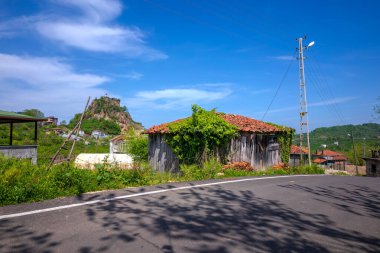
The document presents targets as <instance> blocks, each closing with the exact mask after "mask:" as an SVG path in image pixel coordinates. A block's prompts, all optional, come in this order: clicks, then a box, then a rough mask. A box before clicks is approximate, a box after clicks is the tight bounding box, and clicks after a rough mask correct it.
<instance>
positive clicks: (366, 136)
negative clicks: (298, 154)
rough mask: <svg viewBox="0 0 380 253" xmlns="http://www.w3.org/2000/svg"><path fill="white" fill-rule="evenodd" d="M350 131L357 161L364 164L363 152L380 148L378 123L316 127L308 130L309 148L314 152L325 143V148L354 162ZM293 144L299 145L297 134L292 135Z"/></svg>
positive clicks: (379, 127) (379, 125) (367, 152)
mask: <svg viewBox="0 0 380 253" xmlns="http://www.w3.org/2000/svg"><path fill="white" fill-rule="evenodd" d="M351 133H352V134H353V136H354V142H355V149H356V153H357V155H358V163H359V164H360V165H361V164H364V161H363V159H361V158H362V157H363V156H364V153H366V155H367V156H368V155H369V154H370V150H373V149H380V124H376V123H367V124H362V125H344V126H332V127H321V128H316V129H315V130H313V131H311V132H310V146H311V150H312V152H314V151H315V150H317V149H322V145H326V146H327V147H326V149H329V150H334V151H338V152H342V153H344V154H346V155H347V156H348V158H349V161H350V162H352V163H354V155H353V148H352V139H351V136H350V135H349V134H351ZM304 140H306V135H304ZM293 144H294V145H299V135H295V136H294V138H293Z"/></svg>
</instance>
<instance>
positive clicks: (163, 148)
mask: <svg viewBox="0 0 380 253" xmlns="http://www.w3.org/2000/svg"><path fill="white" fill-rule="evenodd" d="M148 141H149V143H148V147H149V153H148V157H149V164H150V165H151V166H153V168H154V169H155V170H157V171H161V172H163V171H167V172H178V171H179V160H178V157H177V156H176V155H175V154H174V153H173V151H172V149H171V147H170V146H169V145H168V144H166V143H165V141H164V136H163V135H161V134H149V138H148Z"/></svg>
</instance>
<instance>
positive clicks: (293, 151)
mask: <svg viewBox="0 0 380 253" xmlns="http://www.w3.org/2000/svg"><path fill="white" fill-rule="evenodd" d="M290 153H291V154H301V148H300V147H298V146H296V145H292V146H291V149H290ZM302 154H309V151H308V150H307V149H306V148H303V149H302Z"/></svg>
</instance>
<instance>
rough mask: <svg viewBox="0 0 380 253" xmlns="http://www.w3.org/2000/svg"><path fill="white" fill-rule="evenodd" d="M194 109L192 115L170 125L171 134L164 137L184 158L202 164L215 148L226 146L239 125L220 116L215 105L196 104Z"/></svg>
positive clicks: (182, 160)
mask: <svg viewBox="0 0 380 253" xmlns="http://www.w3.org/2000/svg"><path fill="white" fill-rule="evenodd" d="M192 111H193V113H192V116H191V117H189V118H186V119H184V120H181V121H177V122H173V123H171V124H169V125H168V127H169V134H168V135H166V137H165V141H166V142H167V143H168V144H169V146H171V148H172V149H173V151H174V153H175V154H176V155H177V156H178V158H179V159H180V160H181V162H183V163H185V164H195V163H197V164H201V163H203V162H204V161H206V160H208V159H209V158H210V157H211V156H212V155H213V153H214V152H215V151H216V149H223V148H226V146H227V145H226V144H228V142H229V141H230V140H231V138H233V137H234V136H235V135H236V132H237V129H236V127H235V126H233V125H231V124H229V123H227V122H226V121H225V120H223V119H222V118H221V117H219V115H218V113H216V111H215V109H214V110H211V111H206V110H205V109H203V108H201V107H199V106H197V105H193V106H192Z"/></svg>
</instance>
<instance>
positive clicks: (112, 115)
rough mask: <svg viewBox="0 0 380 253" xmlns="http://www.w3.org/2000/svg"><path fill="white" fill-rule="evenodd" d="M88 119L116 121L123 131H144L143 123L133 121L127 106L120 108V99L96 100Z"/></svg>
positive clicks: (105, 97) (88, 113)
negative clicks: (131, 129) (130, 128)
mask: <svg viewBox="0 0 380 253" xmlns="http://www.w3.org/2000/svg"><path fill="white" fill-rule="evenodd" d="M86 118H93V119H105V120H111V121H116V122H117V124H118V125H119V126H120V128H121V130H122V131H123V130H127V129H128V128H129V127H133V128H134V129H136V130H143V129H144V127H143V126H142V124H141V123H139V122H136V121H134V120H133V119H132V116H131V114H130V113H129V112H128V109H127V107H126V106H120V99H117V98H110V97H107V96H103V97H100V98H95V99H94V100H93V101H92V102H91V104H90V106H89V108H88V112H87V115H86Z"/></svg>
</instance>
